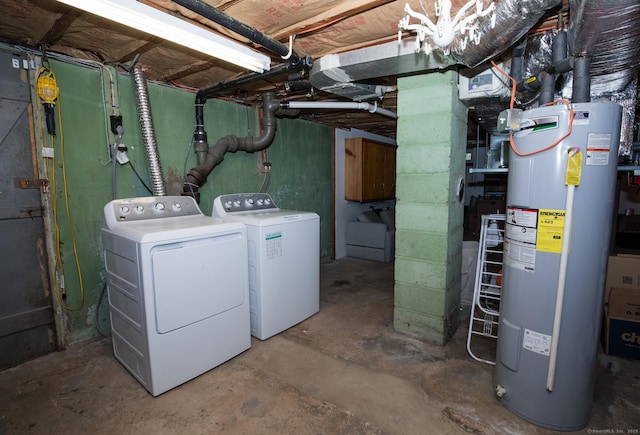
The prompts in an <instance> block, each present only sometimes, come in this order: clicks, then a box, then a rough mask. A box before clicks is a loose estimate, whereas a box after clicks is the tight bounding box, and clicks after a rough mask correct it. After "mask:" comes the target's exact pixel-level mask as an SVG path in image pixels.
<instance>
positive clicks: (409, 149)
mask: <svg viewBox="0 0 640 435" xmlns="http://www.w3.org/2000/svg"><path fill="white" fill-rule="evenodd" d="M456 83H457V73H456V72H454V71H446V72H435V73H429V74H425V75H418V76H411V77H406V78H399V79H398V115H399V120H398V134H397V141H398V151H397V169H396V171H397V172H396V196H397V205H396V257H395V288H394V294H395V302H394V322H393V323H394V328H395V329H396V330H397V331H400V332H403V333H407V334H416V335H418V336H420V337H422V338H425V339H427V340H429V341H432V342H435V343H438V344H441V345H443V344H445V343H446V342H447V341H448V340H449V338H451V336H452V335H453V333H454V332H455V330H456V328H457V327H458V323H459V320H458V316H459V305H460V276H461V270H460V269H461V261H462V235H463V227H462V226H463V217H464V202H461V201H459V200H458V198H457V197H456V194H457V190H458V182H459V180H460V177H464V171H465V153H466V131H467V108H466V106H465V105H464V104H462V102H461V101H460V100H459V99H458V89H457V86H456Z"/></svg>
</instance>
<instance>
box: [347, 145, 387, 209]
mask: <svg viewBox="0 0 640 435" xmlns="http://www.w3.org/2000/svg"><path fill="white" fill-rule="evenodd" d="M344 165H345V166H344V173H345V185H344V197H345V199H346V200H348V201H359V202H368V201H380V200H384V199H393V198H395V196H396V147H395V145H389V144H386V143H382V142H376V141H374V140H371V139H364V138H361V137H359V138H352V139H346V140H345V163H344Z"/></svg>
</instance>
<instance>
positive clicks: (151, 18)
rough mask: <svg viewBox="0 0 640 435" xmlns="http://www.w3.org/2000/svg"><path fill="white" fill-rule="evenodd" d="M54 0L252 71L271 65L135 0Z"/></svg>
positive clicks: (265, 58) (258, 55)
mask: <svg viewBox="0 0 640 435" xmlns="http://www.w3.org/2000/svg"><path fill="white" fill-rule="evenodd" d="M58 1H59V2H61V3H65V4H67V5H69V6H73V7H75V8H78V9H82V10H83V11H86V12H90V13H92V14H95V15H99V16H101V17H103V18H106V19H108V20H112V21H115V22H117V23H120V24H123V25H125V26H129V27H132V28H134V29H136V30H140V31H143V32H145V33H149V34H151V35H154V36H157V37H159V38H162V39H166V40H167V41H171V42H174V43H176V44H180V45H183V46H185V47H187V48H191V49H193V50H197V51H199V52H202V53H205V54H208V55H210V56H213V57H215V58H218V59H221V60H224V61H225V62H229V63H232V64H234V65H238V66H240V67H242V68H246V69H248V70H251V71H254V72H258V73H262V72H264V71H268V70H269V68H270V66H271V59H270V58H269V57H268V56H266V55H264V54H262V53H258V52H257V51H254V50H251V49H250V48H249V47H247V46H245V45H242V44H240V43H238V42H236V41H232V40H231V39H229V38H225V37H224V36H221V35H218V34H216V33H213V32H210V31H207V30H205V29H203V28H201V27H198V26H196V25H193V24H191V23H188V22H186V21H184V20H181V19H180V18H177V17H174V16H173V15H169V14H167V13H164V12H161V11H159V10H158V9H155V8H152V7H151V6H147V5H145V4H142V3H140V2H138V1H135V0H58Z"/></svg>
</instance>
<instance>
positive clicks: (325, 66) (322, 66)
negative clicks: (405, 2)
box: [309, 0, 561, 101]
mask: <svg viewBox="0 0 640 435" xmlns="http://www.w3.org/2000/svg"><path fill="white" fill-rule="evenodd" d="M560 3H561V0H505V1H501V2H499V3H497V5H496V11H495V14H496V25H495V27H494V28H493V29H492V28H491V25H490V22H489V21H490V20H485V22H483V23H481V24H480V25H479V29H478V31H479V33H480V34H481V35H482V38H481V41H480V44H478V45H474V44H469V45H467V48H466V49H465V50H464V51H462V52H461V53H452V54H451V55H449V56H445V55H443V54H442V52H441V51H439V50H434V51H432V52H431V54H429V55H427V54H426V53H423V52H417V53H416V52H415V49H414V47H415V42H414V41H411V40H409V39H404V40H403V41H402V42H401V43H400V44H398V43H397V42H389V43H386V44H381V45H376V46H374V47H367V48H363V49H360V50H354V51H349V52H346V53H341V54H335V55H328V56H324V57H322V58H320V59H319V60H317V61H316V63H315V65H314V66H313V68H312V69H311V73H310V75H309V80H310V81H311V84H312V85H313V86H314V87H315V88H317V89H320V90H323V91H326V92H331V93H333V94H336V95H341V96H343V97H347V98H351V99H352V100H356V101H362V100H366V99H371V98H376V97H377V98H379V97H382V95H381V94H380V92H372V88H373V87H374V86H373V85H369V84H361V83H354V82H356V81H359V80H366V79H372V78H376V77H385V76H390V75H402V74H409V73H417V72H427V71H429V70H436V69H444V68H447V67H449V66H451V65H455V64H461V65H465V66H469V67H475V66H478V65H480V64H481V63H483V62H485V61H486V60H488V59H491V58H492V57H494V56H497V55H499V54H500V53H502V52H504V51H505V50H506V49H508V48H509V47H510V46H511V45H513V44H514V43H515V42H516V41H518V40H519V39H520V38H521V37H522V36H524V35H525V34H526V32H528V31H529V29H531V27H533V26H534V25H535V24H536V23H537V22H538V20H539V19H540V18H541V17H542V16H543V15H544V13H545V12H546V11H547V10H548V9H551V8H553V7H555V6H557V5H559V4H560ZM398 18H400V17H398ZM381 91H384V89H381Z"/></svg>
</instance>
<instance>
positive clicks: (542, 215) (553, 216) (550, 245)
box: [536, 208, 565, 254]
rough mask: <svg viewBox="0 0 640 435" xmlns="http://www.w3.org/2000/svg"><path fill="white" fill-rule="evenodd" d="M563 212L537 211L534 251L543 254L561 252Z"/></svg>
mask: <svg viewBox="0 0 640 435" xmlns="http://www.w3.org/2000/svg"><path fill="white" fill-rule="evenodd" d="M564 216H565V211H564V210H549V209H543V208H541V209H540V210H538V233H537V239H536V249H537V250H538V251H543V252H553V253H556V254H559V253H560V252H562V237H563V236H564V234H563V233H564Z"/></svg>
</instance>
